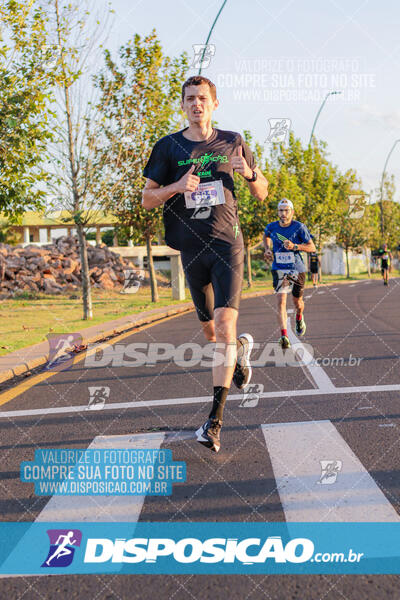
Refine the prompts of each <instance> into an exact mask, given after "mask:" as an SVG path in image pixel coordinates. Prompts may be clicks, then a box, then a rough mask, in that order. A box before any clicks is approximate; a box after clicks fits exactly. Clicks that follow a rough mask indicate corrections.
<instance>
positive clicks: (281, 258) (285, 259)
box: [275, 252, 295, 265]
mask: <svg viewBox="0 0 400 600" xmlns="http://www.w3.org/2000/svg"><path fill="white" fill-rule="evenodd" d="M275 261H276V262H277V263H279V264H280V265H289V264H293V263H294V262H295V261H294V252H275Z"/></svg>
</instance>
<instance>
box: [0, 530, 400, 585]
mask: <svg viewBox="0 0 400 600" xmlns="http://www.w3.org/2000/svg"><path fill="white" fill-rule="evenodd" d="M399 539H400V523H290V530H289V529H288V525H287V524H286V523H226V522H224V523H148V522H138V523H87V522H85V523H83V522H82V523H73V524H71V523H38V522H35V523H1V524H0V561H1V562H0V564H1V567H0V573H1V574H2V575H3V576H4V575H14V574H15V575H17V574H23V575H39V574H40V575H50V574H81V573H82V574H85V573H125V574H127V573H143V574H179V573H182V574H229V573H242V574H251V573H282V574H285V573H287V574H291V573H293V574H295V573H308V574H317V573H320V574H321V573H322V574H323V573H326V574H328V573H353V574H362V573H364V574H365V573H368V574H374V573H376V574H378V573H393V574H399V573H400V543H399Z"/></svg>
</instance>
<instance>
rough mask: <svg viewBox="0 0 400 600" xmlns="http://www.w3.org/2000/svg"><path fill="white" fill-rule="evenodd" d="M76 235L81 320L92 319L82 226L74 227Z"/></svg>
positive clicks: (90, 294) (90, 293) (90, 291)
mask: <svg viewBox="0 0 400 600" xmlns="http://www.w3.org/2000/svg"><path fill="white" fill-rule="evenodd" d="M76 232H77V234H78V243H79V254H80V257H81V277H82V299H83V318H84V320H85V321H86V320H87V319H92V318H93V311H92V289H91V285H90V275H89V261H88V255H87V247H86V235H85V232H84V229H83V226H82V225H77V226H76Z"/></svg>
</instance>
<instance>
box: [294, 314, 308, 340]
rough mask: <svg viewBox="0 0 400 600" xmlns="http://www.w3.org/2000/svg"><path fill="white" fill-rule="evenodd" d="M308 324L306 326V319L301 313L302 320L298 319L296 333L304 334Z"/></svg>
mask: <svg viewBox="0 0 400 600" xmlns="http://www.w3.org/2000/svg"><path fill="white" fill-rule="evenodd" d="M306 329H307V326H306V322H305V320H304V316H303V315H301V319H300V321H298V320H297V319H296V333H297V334H298V335H304V334H305V332H306Z"/></svg>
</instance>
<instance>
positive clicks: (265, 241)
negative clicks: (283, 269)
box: [263, 233, 274, 262]
mask: <svg viewBox="0 0 400 600" xmlns="http://www.w3.org/2000/svg"><path fill="white" fill-rule="evenodd" d="M263 244H264V249H265V252H264V258H265V260H266V261H268V262H270V261H271V260H273V258H274V254H273V252H272V250H271V245H272V241H271V238H269V237H267V236H266V235H265V233H263Z"/></svg>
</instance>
